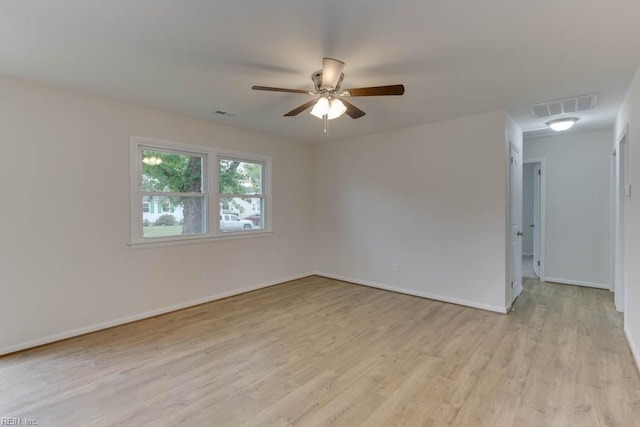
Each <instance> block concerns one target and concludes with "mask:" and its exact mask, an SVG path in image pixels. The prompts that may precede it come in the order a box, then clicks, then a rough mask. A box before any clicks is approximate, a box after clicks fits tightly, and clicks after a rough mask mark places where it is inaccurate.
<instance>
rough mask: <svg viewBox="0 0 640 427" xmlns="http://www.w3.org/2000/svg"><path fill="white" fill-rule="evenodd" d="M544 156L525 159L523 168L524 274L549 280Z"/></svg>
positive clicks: (524, 275)
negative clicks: (545, 272) (542, 157)
mask: <svg viewBox="0 0 640 427" xmlns="http://www.w3.org/2000/svg"><path fill="white" fill-rule="evenodd" d="M544 162H545V161H544V159H529V160H525V161H524V162H523V163H524V167H523V182H522V187H523V191H522V193H523V215H522V216H523V234H524V235H523V238H522V275H523V277H529V278H534V279H539V280H541V281H544V280H545V275H544V241H545V238H544V236H545V233H544V232H545V221H544V220H545V214H544V213H545V209H544V208H545V206H544V204H545V185H544V177H545V173H544V172H545V171H544Z"/></svg>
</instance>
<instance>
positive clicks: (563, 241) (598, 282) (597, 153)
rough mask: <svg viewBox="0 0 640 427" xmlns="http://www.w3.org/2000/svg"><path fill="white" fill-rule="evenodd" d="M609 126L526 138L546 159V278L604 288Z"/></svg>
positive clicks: (529, 148)
mask: <svg viewBox="0 0 640 427" xmlns="http://www.w3.org/2000/svg"><path fill="white" fill-rule="evenodd" d="M611 141H612V139H611V130H605V131H597V132H586V133H569V134H563V135H557V136H555V135H554V136H549V137H543V138H533V139H528V140H526V141H525V144H524V155H525V160H527V159H537V158H543V159H546V164H545V166H546V171H545V172H546V217H545V218H546V223H545V224H546V248H545V250H546V252H545V254H546V257H545V258H546V267H545V274H546V280H547V281H550V282H560V283H569V284H578V285H585V286H595V287H603V288H609V280H610V240H611V236H610V229H611V228H610V196H611V188H610V185H611V184H610V179H611V170H610V169H611Z"/></svg>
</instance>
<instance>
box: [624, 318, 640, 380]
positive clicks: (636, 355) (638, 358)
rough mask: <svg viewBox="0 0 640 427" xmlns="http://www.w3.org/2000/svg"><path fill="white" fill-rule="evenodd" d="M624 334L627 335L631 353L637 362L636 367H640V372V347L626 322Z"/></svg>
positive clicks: (639, 368)
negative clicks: (632, 336) (639, 348)
mask: <svg viewBox="0 0 640 427" xmlns="http://www.w3.org/2000/svg"><path fill="white" fill-rule="evenodd" d="M624 335H625V337H627V344H629V348H630V349H631V354H632V355H633V359H634V360H635V362H636V369H638V373H640V351H638V347H636V344H635V342H633V338H631V332H629V329H628V328H627V325H626V324H625V325H624Z"/></svg>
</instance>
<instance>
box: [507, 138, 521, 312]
mask: <svg viewBox="0 0 640 427" xmlns="http://www.w3.org/2000/svg"><path fill="white" fill-rule="evenodd" d="M508 150H509V151H508V156H507V159H508V167H509V169H508V171H507V172H508V186H507V187H508V189H507V191H508V203H507V207H508V212H509V215H508V224H507V229H508V232H507V235H508V248H509V250H508V257H507V259H508V261H509V276H508V277H507V284H508V286H507V288H508V291H507V295H508V296H509V297H508V299H507V310H509V309H510V308H511V306H512V304H513V302H514V301H515V299H516V298H517V297H518V296H519V295H520V293H522V290H523V283H522V238H521V237H520V254H519V256H518V257H517V258H514V256H513V250H514V246H513V215H514V212H513V188H514V178H513V161H514V159H512V155H511V152H512V150H513V151H515V152H516V153H517V156H518V158H517V159H516V160H517V161H518V162H519V163H520V179H519V180H518V184H519V187H520V192H519V193H520V219H519V221H518V225H519V226H520V228H522V188H523V187H522V168H523V165H524V163H523V158H524V153H523V151H524V150H523V148H522V147H519V146H518V145H516V144H514V143H513V142H512V141H509V145H508ZM519 231H520V232H521V231H522V230H519ZM514 263H518V264H519V265H520V268H519V269H518V270H519V276H520V277H519V280H518V281H517V283H514V281H513V277H514V271H513V270H514V268H513V267H514ZM516 284H517V285H518V286H516Z"/></svg>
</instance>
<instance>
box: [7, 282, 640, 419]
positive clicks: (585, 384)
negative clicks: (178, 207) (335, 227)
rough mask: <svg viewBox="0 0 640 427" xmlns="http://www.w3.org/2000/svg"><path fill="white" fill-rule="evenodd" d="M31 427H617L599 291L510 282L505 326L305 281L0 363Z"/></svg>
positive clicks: (619, 370) (14, 402)
mask: <svg viewBox="0 0 640 427" xmlns="http://www.w3.org/2000/svg"><path fill="white" fill-rule="evenodd" d="M3 416H4V417H29V418H32V419H37V420H38V422H39V423H38V425H40V426H46V425H53V426H63V425H64V426H84V425H92V426H116V425H143V426H144V425H149V426H173V425H203V426H238V425H242V426H246V427H249V426H307V425H337V426H358V425H363V426H443V425H444V426H474V427H475V426H513V425H518V426H544V427H548V426H573V425H580V426H590V425H594V426H596V425H597V426H605V425H606V426H629V425H633V423H634V422H636V421H637V420H638V419H640V376H639V375H638V371H637V369H636V367H635V366H634V362H633V359H632V356H631V353H630V351H629V349H628V346H627V344H626V341H625V337H624V332H623V322H622V316H621V315H620V313H618V312H617V311H616V310H615V307H614V305H613V298H612V294H611V293H610V292H608V291H606V290H601V289H589V288H581V287H575V286H567V285H558V284H550V283H543V282H539V281H536V280H525V282H524V292H523V293H522V295H521V296H520V297H519V298H518V300H517V301H516V303H515V305H514V307H513V311H512V312H511V313H510V314H509V315H506V316H505V315H500V314H495V313H490V312H486V311H482V310H476V309H472V308H467V307H461V306H457V305H452V304H446V303H440V302H436V301H432V300H428V299H423V298H418V297H413V296H408V295H401V294H397V293H393V292H387V291H383V290H379V289H372V288H367V287H363V286H358V285H353V284H349V283H345V282H340V281H336V280H331V279H326V278H321V277H317V276H312V277H308V278H305V279H300V280H297V281H293V282H289V283H286V284H282V285H279V286H274V287H271V288H267V289H261V290H258V291H254V292H250V293H247V294H244V295H240V296H236V297H232V298H227V299H225V300H220V301H215V302H212V303H208V304H203V305H200V306H197V307H192V308H189V309H185V310H181V311H178V312H174V313H170V314H167V315H163V316H158V317H155V318H152V319H147V320H143V321H139V322H135V323H131V324H128V325H123V326H119V327H116V328H112V329H109V330H104V331H100V332H96V333H93V334H89V335H85V336H81V337H77V338H74V339H70V340H66V341H62V342H58V343H54V344H51V345H47V346H43V347H39V348H35V349H31V350H27V351H23V352H19V353H15V354H12V355H8V356H5V357H0V417H3Z"/></svg>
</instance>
